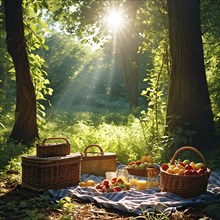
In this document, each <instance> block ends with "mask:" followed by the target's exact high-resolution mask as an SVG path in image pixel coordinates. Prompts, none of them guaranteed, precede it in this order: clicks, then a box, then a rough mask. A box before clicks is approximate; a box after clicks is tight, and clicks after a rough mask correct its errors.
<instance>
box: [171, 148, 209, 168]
mask: <svg viewBox="0 0 220 220" xmlns="http://www.w3.org/2000/svg"><path fill="white" fill-rule="evenodd" d="M184 150H191V151H194V152H195V153H197V154H198V155H199V156H200V158H201V159H202V161H203V163H204V165H205V166H207V164H206V160H205V158H204V157H203V155H202V153H201V152H200V151H199V150H197V149H196V148H194V147H190V146H184V147H181V148H179V149H178V150H177V151H176V152H175V153H174V155H173V157H172V158H171V160H170V164H171V165H172V164H174V161H175V159H176V157H177V155H178V154H179V153H180V152H182V151H184Z"/></svg>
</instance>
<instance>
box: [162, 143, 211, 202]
mask: <svg viewBox="0 0 220 220" xmlns="http://www.w3.org/2000/svg"><path fill="white" fill-rule="evenodd" d="M185 150H189V151H191V152H195V153H196V154H198V156H199V157H200V158H201V159H202V162H198V163H195V162H194V161H189V160H188V159H185V160H183V161H179V160H177V159H176V158H177V156H178V155H179V153H181V152H182V151H185ZM210 173H211V170H210V169H209V168H208V167H207V164H206V160H205V158H204V157H203V155H202V153H201V152H200V151H199V150H197V149H196V148H194V147H189V146H185V147H182V148H179V149H178V150H177V151H176V152H175V153H174V155H173V157H172V158H171V160H170V163H163V164H161V168H160V189H161V191H164V192H171V193H175V194H177V195H179V196H181V197H183V198H191V197H194V196H197V195H200V194H202V193H204V192H206V190H207V184H208V179H209V176H210Z"/></svg>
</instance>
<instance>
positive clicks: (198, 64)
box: [167, 0, 214, 150]
mask: <svg viewBox="0 0 220 220" xmlns="http://www.w3.org/2000/svg"><path fill="white" fill-rule="evenodd" d="M168 17H169V40H170V53H171V68H172V69H171V76H170V89H169V97H168V107H167V132H171V133H175V132H177V131H178V130H179V131H180V130H182V131H187V132H192V133H191V134H192V136H191V141H189V140H188V141H186V142H184V143H183V144H193V145H194V146H196V147H198V148H200V149H203V150H205V149H207V148H208V146H210V145H211V143H212V142H213V137H214V136H213V134H214V121H213V113H212V109H211V104H210V98H209V91H208V86H207V80H206V74H205V68H204V57H203V45H202V38H201V24H200V1H199V0H191V1H187V0H168ZM193 132H194V133H193ZM174 140H175V139H174ZM176 147H177V146H176Z"/></svg>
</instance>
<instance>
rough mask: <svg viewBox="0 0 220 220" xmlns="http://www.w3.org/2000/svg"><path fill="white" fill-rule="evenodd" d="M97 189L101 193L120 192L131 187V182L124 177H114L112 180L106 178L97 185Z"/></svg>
mask: <svg viewBox="0 0 220 220" xmlns="http://www.w3.org/2000/svg"><path fill="white" fill-rule="evenodd" d="M95 189H96V191H98V192H99V193H110V192H120V191H125V190H130V189H131V184H130V183H129V182H126V181H124V180H123V179H120V178H119V179H117V178H113V179H112V180H111V181H110V180H108V179H104V180H103V181H102V182H100V183H97V184H96V185H95Z"/></svg>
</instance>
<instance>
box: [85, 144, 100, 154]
mask: <svg viewBox="0 0 220 220" xmlns="http://www.w3.org/2000/svg"><path fill="white" fill-rule="evenodd" d="M91 147H97V148H98V149H99V154H100V155H101V156H102V155H104V151H103V150H102V148H101V147H100V146H99V145H97V144H90V145H89V146H87V147H86V148H85V150H84V156H85V157H87V154H88V153H97V152H87V151H88V149H89V148H91Z"/></svg>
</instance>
